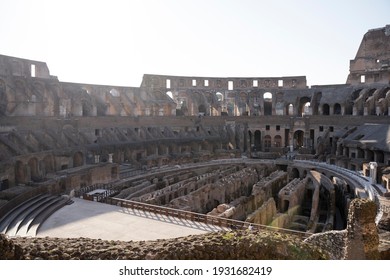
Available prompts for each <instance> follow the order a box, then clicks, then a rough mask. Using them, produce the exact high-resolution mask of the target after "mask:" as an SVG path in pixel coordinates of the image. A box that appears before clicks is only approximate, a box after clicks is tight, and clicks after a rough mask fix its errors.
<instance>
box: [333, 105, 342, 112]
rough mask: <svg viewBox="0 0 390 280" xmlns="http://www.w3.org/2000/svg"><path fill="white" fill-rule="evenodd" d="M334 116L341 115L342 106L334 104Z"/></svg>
mask: <svg viewBox="0 0 390 280" xmlns="http://www.w3.org/2000/svg"><path fill="white" fill-rule="evenodd" d="M333 114H334V115H341V105H340V104H339V103H336V104H334V106H333Z"/></svg>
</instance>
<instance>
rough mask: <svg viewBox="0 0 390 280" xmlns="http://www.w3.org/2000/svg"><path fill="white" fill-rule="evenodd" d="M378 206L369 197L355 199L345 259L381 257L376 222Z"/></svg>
mask: <svg viewBox="0 0 390 280" xmlns="http://www.w3.org/2000/svg"><path fill="white" fill-rule="evenodd" d="M376 212H377V206H376V204H375V202H373V201H371V200H368V199H354V200H353V201H352V202H351V204H350V207H349V213H348V225H347V238H346V247H345V255H344V259H347V260H377V259H379V251H378V246H379V235H378V229H377V227H376V224H375V217H376Z"/></svg>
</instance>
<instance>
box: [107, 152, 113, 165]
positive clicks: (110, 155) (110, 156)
mask: <svg viewBox="0 0 390 280" xmlns="http://www.w3.org/2000/svg"><path fill="white" fill-rule="evenodd" d="M113 155H114V154H108V162H109V163H112V162H113V161H112V156H113Z"/></svg>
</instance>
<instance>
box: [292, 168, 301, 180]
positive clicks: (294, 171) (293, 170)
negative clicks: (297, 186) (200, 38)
mask: <svg viewBox="0 0 390 280" xmlns="http://www.w3.org/2000/svg"><path fill="white" fill-rule="evenodd" d="M291 177H292V178H293V179H295V178H300V174H299V170H298V168H295V167H294V168H293V169H291Z"/></svg>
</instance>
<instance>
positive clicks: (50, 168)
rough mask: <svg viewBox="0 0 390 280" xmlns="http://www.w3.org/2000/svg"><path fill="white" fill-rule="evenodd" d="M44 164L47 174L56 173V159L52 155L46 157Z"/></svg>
mask: <svg viewBox="0 0 390 280" xmlns="http://www.w3.org/2000/svg"><path fill="white" fill-rule="evenodd" d="M42 164H43V166H44V170H45V173H46V174H48V173H54V172H55V163H54V157H53V156H52V155H47V156H45V157H44V158H43V160H42Z"/></svg>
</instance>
